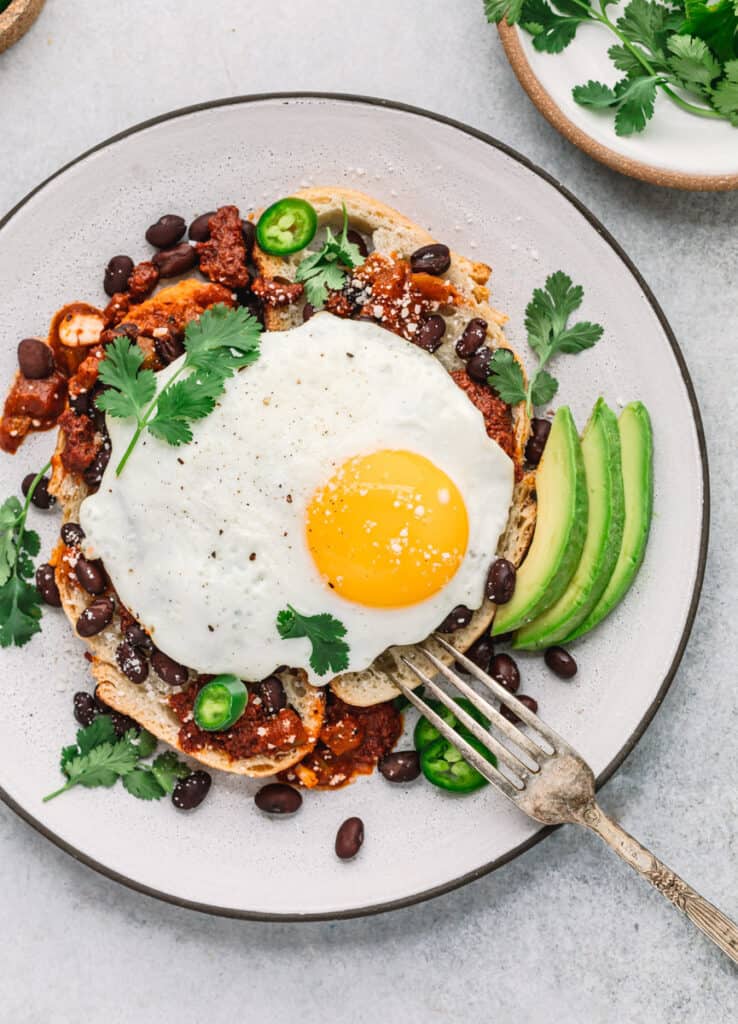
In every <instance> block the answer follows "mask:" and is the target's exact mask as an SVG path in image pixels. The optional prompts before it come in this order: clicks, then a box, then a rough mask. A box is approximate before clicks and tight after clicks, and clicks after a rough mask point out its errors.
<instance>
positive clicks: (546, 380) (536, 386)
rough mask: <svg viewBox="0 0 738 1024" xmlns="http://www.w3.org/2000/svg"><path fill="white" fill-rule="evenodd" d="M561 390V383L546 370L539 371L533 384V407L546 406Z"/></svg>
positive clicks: (531, 398) (531, 396)
mask: <svg viewBox="0 0 738 1024" xmlns="http://www.w3.org/2000/svg"><path fill="white" fill-rule="evenodd" d="M558 390H559V382H558V381H557V380H556V378H555V377H552V376H551V374H550V373H548V371H546V370H538V372H537V373H536V374H535V375H534V377H533V380H532V382H531V389H530V400H531V404H532V405H545V404H546V402H550V401H551V399H552V398H553V397H554V395H555V394H556V392H557V391H558Z"/></svg>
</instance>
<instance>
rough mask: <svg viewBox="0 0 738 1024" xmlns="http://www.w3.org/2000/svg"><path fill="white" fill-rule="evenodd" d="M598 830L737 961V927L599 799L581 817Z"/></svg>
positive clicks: (604, 839)
mask: <svg viewBox="0 0 738 1024" xmlns="http://www.w3.org/2000/svg"><path fill="white" fill-rule="evenodd" d="M579 820H580V822H581V823H582V824H583V825H586V826H587V827H588V828H590V829H591V830H592V831H593V832H595V833H596V834H597V835H598V836H599V837H600V839H602V840H603V842H605V843H607V845H608V846H609V847H610V849H612V850H614V851H615V853H617V854H618V856H619V857H622V859H623V860H624V861H625V862H626V863H627V864H630V866H631V867H632V868H634V869H635V870H636V871H637V872H638V874H639V875H641V876H642V877H643V878H645V879H646V880H647V881H649V882H650V883H651V885H652V886H653V887H654V888H655V889H658V891H659V892H660V893H663V895H664V896H666V898H667V900H671V902H672V903H673V904H674V906H675V907H678V908H679V910H681V911H682V912H683V913H684V914H686V915H687V917H688V918H689V919H690V921H692V923H693V924H695V925H696V926H697V927H698V928H699V929H700V931H702V932H704V933H705V935H707V936H708V937H709V938H710V939H712V941H713V942H714V943H715V944H716V945H718V946H719V947H720V948H721V949H722V950H723V952H724V953H726V954H727V955H728V956H729V957H730V958H731V960H733V962H734V963H736V964H738V927H737V926H736V925H735V924H734V923H733V922H732V921H731V920H730V918H728V917H726V916H725V914H723V913H721V911H719V910H718V909H717V907H715V906H713V905H712V903H710V902H708V900H706V899H704V898H703V897H702V896H700V894H699V893H698V892H695V890H694V889H693V888H692V887H691V886H690V885H687V883H686V882H685V881H684V879H683V878H680V877H679V875H677V874H675V873H674V872H673V871H672V870H671V868H668V867H667V866H666V864H663V863H662V862H661V861H660V860H659V859H658V858H657V857H654V855H653V854H652V853H651V852H650V851H649V850H647V849H646V848H645V847H644V846H641V844H640V843H639V842H638V841H637V840H636V839H634V838H633V836H632V835H630V834H629V833H628V832H626V831H625V829H623V828H621V827H620V825H618V824H617V822H615V821H613V820H612V818H609V817H608V816H607V815H606V814H605V813H604V811H603V810H602V809H601V808H600V807H598V806H597V804H596V803H591V804H589V806H588V807H586V808H585V809H584V810H583V811H582V814H581V817H580V818H579Z"/></svg>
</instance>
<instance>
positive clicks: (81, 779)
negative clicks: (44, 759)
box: [44, 715, 189, 800]
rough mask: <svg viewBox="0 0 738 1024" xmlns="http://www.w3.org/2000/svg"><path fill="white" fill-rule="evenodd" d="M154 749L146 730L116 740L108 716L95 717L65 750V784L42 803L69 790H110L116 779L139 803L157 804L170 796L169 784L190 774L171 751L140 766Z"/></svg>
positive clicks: (130, 731) (127, 733)
mask: <svg viewBox="0 0 738 1024" xmlns="http://www.w3.org/2000/svg"><path fill="white" fill-rule="evenodd" d="M155 749H156V737H155V736H152V734H151V733H150V732H147V731H146V729H141V730H140V731H138V730H136V729H129V730H128V731H127V732H126V733H125V735H124V736H122V737H120V738H119V737H117V736H116V733H115V726H114V724H113V718H112V716H111V715H98V716H97V717H96V718H95V719H94V720H93V721H92V722H91V723H90V725H88V726H86V727H85V728H84V729H79V730H78V732H77V742H76V743H74V744H72V745H70V746H67V747H64V748H63V749H62V752H61V758H60V762H59V767H60V768H61V771H62V773H63V774H64V775H65V776H66V782H65V784H64V785H63V786H62V787H61V788H60V789H58V790H56V791H55V792H54V793H50V794H49V795H48V796H47V797H44V800H52V799H53V798H54V797H56V796H59V795H60V794H61V793H65V792H66V791H67V790H69V789H72V787H73V786H86V787H87V788H88V789H92V788H94V787H96V786H104V787H110V786H113V785H114V784H115V782H116V780H117V779H119V778H120V779H122V780H123V786H124V787H125V789H126V790H127V791H128V792H129V793H131V794H132V795H133V796H135V797H138V799H140V800H159V799H160V798H161V797H163V796H164V794H165V793H168V792H171V789H173V788H174V783H173V782H172V783H171V785H170V780H171V779H174V778H178V777H182V775H183V774H184V775H188V774H189V768H187V767H186V765H183V764H181V762H180V761H179V760H178V758H177V756H176V755H175V754H173V753H172V752H171V751H170V752H168V753H166V754H161V755H160V756H159V757H158V758H156V760H155V761H154V763H153V764H151V765H147V764H141V763H140V761H141V759H142V758H144V757H148V756H149V755H150V754H152V753H153V752H154V750H155Z"/></svg>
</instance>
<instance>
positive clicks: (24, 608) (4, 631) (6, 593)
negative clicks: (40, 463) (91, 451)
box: [0, 462, 51, 647]
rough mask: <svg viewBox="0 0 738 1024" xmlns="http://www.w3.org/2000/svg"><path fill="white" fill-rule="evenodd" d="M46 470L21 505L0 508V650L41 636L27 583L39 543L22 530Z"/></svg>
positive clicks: (37, 605)
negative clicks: (38, 635) (37, 635)
mask: <svg viewBox="0 0 738 1024" xmlns="http://www.w3.org/2000/svg"><path fill="white" fill-rule="evenodd" d="M50 468H51V463H50V462H47V463H46V465H45V466H44V468H43V469H42V470H40V471H39V472H38V473H37V474H36V476H35V478H34V480H33V482H32V484H31V486H30V487H29V488H28V494H27V495H26V500H25V502H24V503H23V504H22V505H21V503H20V501H19V500H18V498H16V497H15V496H12V497H10V498H8V499H7V500H6V501H5V502H3V504H2V506H0V647H10V646H11V644H15V646H16V647H22V646H23V645H24V644H27V643H28V641H29V640H30V639H31V637H32V636H34V635H35V634H36V633H40V632H41V622H40V620H41V598H40V596H39V592H38V590H37V589H36V587H35V586H34V584H33V583H29V582H28V581H29V580H31V579H33V576H34V573H35V566H34V564H33V559H34V558H35V557H36V555H37V554H38V553H39V551H40V550H41V541H40V540H39V536H38V534H37V533H36V532H35V530H27V529H26V517H27V516H28V509H29V508H30V506H31V498H32V497H33V494H34V491H35V490H36V488H37V487H38V485H39V483H40V482H41V479H42V478H43V477H44V476H45V475H46V473H48V471H49V469H50Z"/></svg>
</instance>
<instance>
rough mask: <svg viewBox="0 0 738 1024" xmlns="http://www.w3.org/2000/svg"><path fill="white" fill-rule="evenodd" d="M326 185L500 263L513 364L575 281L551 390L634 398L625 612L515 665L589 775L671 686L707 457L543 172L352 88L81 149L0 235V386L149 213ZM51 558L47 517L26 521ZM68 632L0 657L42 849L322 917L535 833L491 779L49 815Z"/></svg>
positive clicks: (621, 751) (665, 346)
mask: <svg viewBox="0 0 738 1024" xmlns="http://www.w3.org/2000/svg"><path fill="white" fill-rule="evenodd" d="M330 182H336V183H340V184H343V185H350V186H355V187H357V188H361V189H364V190H366V191H367V192H370V193H373V194H374V195H376V196H378V197H379V198H381V199H383V200H385V201H387V202H389V203H391V204H393V205H396V206H397V207H398V209H400V210H402V211H404V212H405V213H406V214H408V215H409V216H410V217H412V218H413V219H414V220H416V221H418V222H419V223H420V224H423V225H426V226H427V227H428V228H429V229H430V230H431V231H432V232H433V233H434V235H435V236H436V237H438V238H439V239H443V240H444V241H446V242H448V243H449V244H451V245H452V246H453V247H454V248H456V249H458V250H459V251H460V252H465V253H468V254H470V255H471V256H477V257H479V258H480V259H488V260H489V261H490V262H491V263H492V264H493V266H494V275H493V288H494V291H493V301H494V302H495V303H496V304H497V305H498V306H499V307H500V308H502V309H504V310H508V311H509V312H510V314H511V323H510V329H509V337H510V339H511V341H512V342H513V343H514V344H516V345H517V346H518V348H519V349H520V351H522V352H523V353H524V354H525V355H526V356H528V355H529V353H528V351H527V349H526V346H525V344H524V333H523V329H522V317H523V310H524V307H525V304H526V302H527V301H528V299H529V297H530V294H531V290H532V289H533V287H535V286H536V285H540V284H542V283H543V280H544V278H545V276H546V275H547V274H548V273H549V272H551V271H553V270H556V269H559V268H562V269H564V270H566V271H567V272H568V273H569V274H570V275H571V277H572V278H573V280H574V281H576V282H581V283H582V284H583V285H584V288H585V293H586V298H585V306H584V308H583V315H585V316H586V317H588V318H590V319H593V320H598V321H600V322H602V323H603V324H604V325H605V335H604V338H603V340H602V341H601V342H600V343H599V345H598V346H597V347H596V348H595V349H594V350H593V351H592V352H590V353H586V354H583V355H580V356H578V357H577V358H576V359H570V358H569V359H566V358H565V359H563V360H561V361H560V362H559V364H558V366H557V368H556V373H557V374H558V375H559V378H560V381H561V400H562V401H567V402H568V403H570V404H571V406H572V408H573V411H574V413H575V415H576V417H577V421H578V423H579V424H580V425H583V423H584V420H585V417H586V415H587V414H588V411H589V409H590V408H591V406H592V403H593V401H594V399H595V398H596V397H597V395H598V394H600V393H602V394H604V395H606V396H607V398H608V399H609V400H610V401H611V402H612V403H613V404H621V403H624V402H627V401H628V400H630V399H634V398H639V399H642V400H643V401H644V402H645V403H646V404H647V406H648V407H649V409H650V411H651V415H652V417H653V422H654V429H655V437H656V514H655V518H654V523H653V530H652V535H651V540H650V543H649V547H648V553H647V556H646V561H645V564H644V567H643V569H642V571H641V573H640V575H639V577H638V580H637V583H636V585H635V587H634V589H633V591H632V592H631V593H630V594H629V596H628V598H627V600H626V601H625V603H624V604H623V605H622V607H621V608H620V610H619V611H618V612H617V613H616V614H615V615H613V616H612V617H611V618H610V619H608V621H607V623H606V624H605V625H604V627H603V628H601V629H600V630H599V631H598V632H597V633H596V634H594V635H593V636H592V637H591V638H589V639H587V640H586V641H585V642H583V643H582V644H581V645H579V646H578V648H577V652H576V654H577V659H578V661H579V666H580V668H579V674H578V676H577V677H576V679H575V680H574V681H573V682H570V683H564V682H561V681H560V680H558V679H556V678H555V677H553V676H552V675H551V674H550V673H549V672H548V671H547V670H546V669H545V667H544V666H543V665H542V661H541V659H540V658H539V657H538V658H523V659H521V666H522V672H523V677H524V686H523V688H524V690H525V691H526V692H528V693H531V694H534V695H535V696H536V697H537V698H538V700H539V702H540V707H541V711H542V713H543V715H544V716H545V718H546V719H547V720H548V721H550V722H551V724H552V725H553V726H554V727H555V728H557V729H558V730H559V731H560V732H562V733H563V735H565V736H567V737H568V738H569V739H570V740H571V741H572V742H573V743H574V745H575V746H576V747H578V748H579V750H581V752H582V753H583V754H584V756H585V757H587V758H588V759H589V760H590V763H591V764H592V766H593V768H594V770H595V772H596V773H597V774H598V775H599V776H600V777H601V778H604V777H605V776H607V775H608V774H609V773H610V772H612V771H613V770H614V767H616V766H617V765H618V764H619V763H620V762H621V761H622V759H623V757H624V756H625V754H626V753H627V752H628V751H629V750H630V748H631V747H632V746H633V744H634V743H635V742H636V740H637V738H638V737H639V735H640V734H641V732H642V731H643V729H644V728H645V726H646V724H647V723H648V721H649V720H650V718H651V716H652V714H653V713H654V711H655V709H656V707H657V706H658V703H659V701H660V700H661V698H662V696H663V694H664V692H665V689H666V686H667V685H668V683H669V681H670V680H671V677H672V676H673V674H674V672H675V670H676V666H677V664H678V661H679V658H680V656H681V653H682V651H683V648H684V644H685V642H686V637H687V634H688V632H689V627H690V625H691V622H692V617H693V615H694V611H695V606H696V601H697V595H698V592H699V586H700V582H701V579H702V571H703V564H704V556H705V548H706V534H707V515H706V501H707V491H706V479H707V478H706V462H705V455H704V443H703V439H702V431H701V426H700V422H699V413H698V410H697V407H696V405H695V399H694V394H693V392H692V387H691V384H690V382H689V378H688V376H687V372H686V369H685V367H684V364H683V362H682V359H681V356H680V354H679V351H678V349H677V347H676V343H675V341H674V339H673V337H672V335H671V333H670V331H669V328H668V325H667V323H666V321H665V320H664V318H663V315H662V314H661V312H660V311H659V309H658V307H657V306H656V303H655V301H654V299H653V297H652V296H651V294H650V293H649V292H648V289H647V287H646V285H645V284H644V282H643V281H642V280H641V279H640V278H639V276H638V274H637V272H636V271H635V269H634V268H633V266H632V265H631V264H630V263H629V262H628V260H627V258H626V257H625V255H624V254H623V253H622V252H621V250H620V249H619V248H618V247H617V245H616V243H615V242H614V241H613V240H612V239H611V238H610V237H609V236H608V234H607V232H606V231H605V230H604V228H603V227H602V225H600V224H598V223H597V222H596V221H595V220H594V218H593V217H592V216H591V214H589V213H587V211H586V210H584V209H583V208H582V207H581V206H580V205H579V204H578V203H577V201H576V200H574V199H573V198H572V197H571V196H569V195H568V194H567V193H565V192H564V191H563V190H562V189H561V188H560V187H559V186H557V185H556V183H555V182H554V181H553V180H552V179H550V178H548V177H547V176H546V175H545V174H544V173H543V172H541V171H539V170H537V169H536V168H534V167H532V166H531V165H530V164H529V163H528V162H527V161H525V160H524V159H523V158H522V157H519V156H518V155H517V154H514V153H512V152H511V151H509V150H507V149H505V148H504V147H502V146H500V145H499V143H496V142H495V141H494V140H492V139H489V138H487V137H485V136H482V135H480V134H479V133H476V132H473V131H472V130H471V129H468V128H464V127H463V126H461V125H456V124H452V123H450V122H447V121H444V120H442V119H440V118H434V117H433V116H432V115H429V114H425V113H423V112H421V111H416V110H410V109H407V108H401V107H398V106H393V105H388V104H382V103H377V102H367V101H361V100H358V99H353V98H350V97H345V98H341V97H320V96H312V97H304V96H303V97H298V96H291V97H286V96H277V97H255V98H250V99H245V100H229V101H226V102H224V103H222V104H214V105H207V106H204V107H201V108H196V109H190V110H186V111H180V112H178V113H174V114H171V115H167V116H166V117H163V118H160V119H157V120H156V121H154V122H150V123H148V124H146V125H142V126H140V127H139V128H134V129H131V131H129V132H126V133H125V134H124V135H122V136H118V137H117V138H116V139H114V140H111V141H110V142H108V143H105V144H103V146H101V147H99V148H98V149H96V150H94V151H92V152H90V153H88V154H86V155H85V156H83V157H81V158H80V159H79V160H77V161H75V162H74V163H72V164H71V165H69V166H68V167H66V168H65V169H63V170H62V171H61V172H59V174H58V175H56V176H55V177H53V178H51V179H50V180H49V181H47V182H46V183H45V184H44V185H43V186H41V187H40V188H39V189H38V190H36V191H35V192H34V193H32V194H31V195H30V196H29V197H28V198H27V199H26V200H24V201H23V203H21V204H20V206H19V207H17V208H16V210H15V211H13V212H12V213H11V214H10V215H9V216H8V217H7V218H6V219H5V221H4V222H2V225H0V295H2V296H3V311H2V317H3V336H4V338H5V345H4V347H3V351H2V353H1V365H0V379H2V380H3V381H7V380H9V378H10V376H11V374H12V372H13V370H14V349H15V346H14V339H15V338H16V337H17V338H20V337H23V336H25V335H30V334H34V333H39V332H43V331H45V329H46V325H47V323H48V321H49V318H50V317H51V315H52V313H53V312H54V311H55V310H56V309H57V308H58V307H59V306H60V305H62V304H63V303H64V302H67V301H70V300H72V299H83V300H87V301H90V302H93V303H102V302H103V301H104V296H103V294H102V290H101V279H102V269H103V267H104V265H105V263H106V261H107V260H108V258H109V257H110V256H111V255H112V254H114V253H118V252H129V253H131V254H132V255H134V256H136V257H139V258H143V255H144V254H145V253H146V252H147V251H148V250H147V246H146V243H145V242H144V239H143V233H144V230H145V229H146V227H147V225H148V224H150V223H151V222H152V221H153V220H154V219H156V218H157V217H158V216H159V215H160V214H162V213H165V212H170V211H171V212H181V213H182V214H183V215H184V216H186V217H191V216H193V215H194V214H197V213H200V212H202V211H203V210H208V209H212V208H213V207H214V206H216V205H218V204H222V203H230V202H234V203H237V204H239V205H240V206H241V208H242V210H248V209H250V208H252V207H254V206H259V205H260V204H262V203H265V202H267V201H270V200H273V199H275V198H277V197H279V196H281V195H284V194H286V193H289V192H290V191H291V190H293V189H295V188H296V187H298V186H300V185H307V184H319V183H320V184H326V183H330ZM51 445H52V437H51V436H50V435H41V436H37V437H35V438H33V439H32V440H31V442H30V443H28V444H27V445H25V446H24V447H23V449H21V452H20V454H19V455H18V456H16V457H15V459H11V458H9V457H4V458H2V460H0V475H1V482H2V489H1V490H0V494H3V495H4V494H6V493H10V492H14V491H16V492H17V489H18V486H19V483H20V480H21V479H22V477H23V475H24V474H25V473H26V472H28V471H29V469H31V468H36V467H38V466H40V465H41V464H42V463H43V462H44V461H45V460H46V458H47V456H48V453H49V450H50V448H51ZM39 524H41V525H42V526H43V527H45V529H43V531H42V532H43V539H44V544H45V550H48V549H49V547H50V545H51V543H52V540H53V537H54V534H55V531H56V529H58V517H57V516H56V515H54V514H53V513H47V514H42V513H40V512H34V514H33V525H34V526H35V527H37V526H38V525H39ZM81 655H82V650H81V644H80V643H79V642H78V641H76V640H75V639H74V638H73V637H72V635H71V632H70V630H69V628H68V626H67V624H66V622H65V621H63V619H62V615H61V613H54V612H53V611H50V612H48V613H47V614H46V616H45V620H44V631H43V633H42V635H41V636H39V637H36V638H35V639H34V640H33V641H32V643H31V645H29V646H28V647H26V648H24V649H22V650H15V649H13V650H10V651H3V652H2V667H3V671H2V679H3V683H2V697H3V713H2V715H0V749H2V751H3V758H2V764H1V766H0V786H2V791H3V792H2V795H3V796H4V799H5V800H6V801H7V802H8V803H9V804H10V805H11V806H12V807H14V808H15V809H16V810H17V811H18V812H19V813H20V814H21V815H22V816H23V817H24V818H25V819H26V820H27V821H29V822H30V823H31V824H33V825H34V826H35V827H36V828H38V829H40V830H41V831H42V832H44V834H46V835H47V836H48V837H49V838H50V839H52V840H53V841H54V842H55V843H57V844H58V845H60V846H62V847H64V848H65V849H68V850H70V851H71V852H73V853H74V855H75V856H76V857H78V858H79V859H81V860H83V861H85V862H86V863H88V864H90V865H91V866H93V867H95V868H97V869H98V870H100V871H103V872H105V873H106V874H108V875H110V876H111V877H114V878H117V879H119V880H121V881H125V882H127V883H128V884H130V885H132V886H134V887H136V888H138V889H142V890H144V891H146V892H150V893H152V894H155V895H157V896H160V897H162V898H164V899H168V900H171V901H174V902H177V903H181V904H186V905H189V906H196V907H198V908H200V909H206V910H210V911H212V912H218V913H226V914H233V915H241V916H272V915H288V916H295V917H297V916H309V915H317V916H336V915H344V914H346V915H349V914H356V913H363V912H369V911H373V910H378V909H385V908H386V907H388V906H392V905H397V904H401V903H406V902H411V901H413V900H417V899H421V898H423V897H425V896H428V895H431V894H433V893H436V892H440V891H443V890H446V889H449V888H452V887H453V886H455V885H459V884H461V883H462V882H463V881H466V880H469V879H471V878H474V877H477V876H479V875H480V874H482V873H484V872H485V871H489V870H490V869H491V868H493V867H495V866H496V865H498V864H500V863H501V862H502V861H504V860H507V859H509V858H510V857H512V856H515V855H516V854H517V853H519V852H520V851H521V849H525V848H526V847H527V846H529V845H530V844H531V843H532V842H534V841H535V839H536V837H540V835H541V834H542V833H541V830H540V829H537V827H536V826H535V825H534V824H532V823H531V822H530V821H528V820H527V819H526V818H525V817H524V816H523V815H522V814H520V813H518V812H517V810H516V809H515V808H514V807H512V806H511V805H509V804H507V803H506V802H505V801H504V800H503V799H502V798H500V797H498V796H497V794H496V793H495V791H494V790H493V789H492V788H491V787H490V788H488V789H486V790H484V791H482V792H480V793H478V794H477V795H474V796H471V797H467V798H458V797H449V796H446V795H444V794H443V793H441V792H440V791H438V790H436V789H433V788H432V787H431V786H428V785H425V784H424V783H423V782H422V781H418V782H417V783H415V784H414V785H412V786H410V787H408V788H406V789H405V788H403V787H394V786H390V785H388V784H387V783H386V782H385V781H384V780H383V779H382V778H381V777H378V776H376V775H375V776H372V777H369V778H364V779H361V780H360V781H358V782H357V783H355V784H354V785H352V786H349V787H348V788H346V789H344V790H342V791H340V792H336V793H325V794H308V795H307V796H306V798H305V803H304V806H303V808H302V810H301V811H300V813H299V814H298V815H297V816H296V817H295V818H293V819H290V820H274V819H271V818H266V817H263V816H262V815H260V814H259V812H258V811H257V810H256V809H255V807H254V805H253V802H252V800H251V798H250V796H251V794H252V793H253V791H254V789H255V788H256V787H255V785H253V784H251V783H249V782H247V781H244V780H242V779H238V778H234V777H233V776H222V777H221V776H219V777H217V778H216V779H215V782H214V785H213V788H212V790H211V794H210V796H209V798H208V800H207V801H206V802H205V803H204V804H203V805H202V807H201V808H200V809H198V810H197V811H196V812H194V813H193V814H191V815H187V814H183V813H181V812H177V811H176V810H175V809H174V808H173V807H172V805H171V803H170V802H169V801H162V802H161V804H146V803H141V802H139V801H137V800H134V799H132V798H131V797H130V796H129V795H128V794H127V793H125V792H124V791H123V790H122V789H121V788H120V787H117V788H116V789H115V790H113V791H108V790H91V791H85V790H81V789H80V790H75V791H72V792H70V793H68V794H65V795H64V796H63V797H62V798H60V799H58V800H55V801H53V802H52V803H49V804H42V803H41V797H42V795H43V794H44V793H47V792H49V791H50V790H52V789H53V788H54V787H55V786H56V785H57V784H58V783H59V772H58V767H57V761H58V755H59V750H60V748H61V746H62V745H63V744H64V743H68V742H69V741H70V740H71V739H72V737H73V734H74V729H75V724H74V721H73V719H72V714H71V697H72V693H73V692H74V691H75V690H77V689H79V688H80V687H85V686H88V685H89V678H88V674H87V671H86V662H85V661H84V660H83V659H82V656H81ZM353 814H358V815H360V816H361V817H362V818H363V819H364V822H365V825H366V842H365V845H364V848H363V850H362V852H361V855H360V856H359V857H358V858H357V860H356V861H355V862H353V863H341V862H339V861H337V860H336V858H335V856H334V854H333V849H332V847H333V840H334V836H335V832H336V828H337V826H338V825H339V824H340V822H341V821H343V820H344V818H346V817H348V816H349V815H353Z"/></svg>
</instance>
